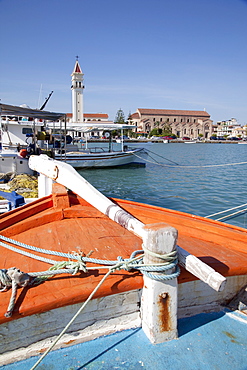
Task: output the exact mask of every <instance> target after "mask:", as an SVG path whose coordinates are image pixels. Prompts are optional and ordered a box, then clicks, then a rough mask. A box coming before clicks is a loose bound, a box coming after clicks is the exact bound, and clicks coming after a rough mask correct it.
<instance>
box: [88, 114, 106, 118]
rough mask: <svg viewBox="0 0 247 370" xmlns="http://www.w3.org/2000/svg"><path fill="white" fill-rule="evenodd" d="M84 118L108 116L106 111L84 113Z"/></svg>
mask: <svg viewBox="0 0 247 370" xmlns="http://www.w3.org/2000/svg"><path fill="white" fill-rule="evenodd" d="M84 117H86V118H108V114H107V113H84Z"/></svg>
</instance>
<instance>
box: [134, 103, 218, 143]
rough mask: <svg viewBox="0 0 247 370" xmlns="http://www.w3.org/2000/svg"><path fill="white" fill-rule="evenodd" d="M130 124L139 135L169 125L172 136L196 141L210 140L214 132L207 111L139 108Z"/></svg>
mask: <svg viewBox="0 0 247 370" xmlns="http://www.w3.org/2000/svg"><path fill="white" fill-rule="evenodd" d="M129 123H133V124H136V125H137V131H136V132H137V133H138V132H140V133H141V132H142V133H143V132H144V133H146V134H149V133H150V132H151V131H152V130H153V129H154V128H160V129H162V128H164V127H165V126H166V125H169V126H170V128H171V130H172V134H173V135H176V136H177V137H178V138H182V137H184V136H187V137H189V138H190V139H195V138H198V136H200V137H202V138H204V139H209V138H210V136H211V135H212V130H213V128H212V126H213V125H212V123H213V121H212V120H211V119H210V115H209V114H208V113H207V112H205V111H190V110H171V109H143V108H138V109H137V111H136V113H133V114H132V115H130V117H129Z"/></svg>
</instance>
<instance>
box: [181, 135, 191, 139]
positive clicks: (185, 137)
mask: <svg viewBox="0 0 247 370" xmlns="http://www.w3.org/2000/svg"><path fill="white" fill-rule="evenodd" d="M182 140H190V138H189V137H188V136H184V137H182Z"/></svg>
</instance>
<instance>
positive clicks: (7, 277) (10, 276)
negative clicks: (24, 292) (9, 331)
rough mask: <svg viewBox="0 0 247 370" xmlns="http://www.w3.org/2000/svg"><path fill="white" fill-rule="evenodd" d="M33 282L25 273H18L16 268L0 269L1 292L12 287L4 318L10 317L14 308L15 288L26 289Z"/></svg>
mask: <svg viewBox="0 0 247 370" xmlns="http://www.w3.org/2000/svg"><path fill="white" fill-rule="evenodd" d="M32 281H33V279H32V277H31V276H30V275H28V274H26V273H25V272H22V271H20V270H19V269H18V268H16V267H11V268H9V269H8V270H6V269H2V270H0V287H1V292H3V291H5V290H7V289H9V288H11V287H12V293H11V298H10V301H9V306H8V309H7V312H6V313H5V317H11V316H12V313H13V310H14V306H15V298H16V294H17V288H18V286H20V287H23V288H24V287H26V286H27V285H29V284H30V283H31V282H32Z"/></svg>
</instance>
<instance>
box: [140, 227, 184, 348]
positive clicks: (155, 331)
mask: <svg viewBox="0 0 247 370" xmlns="http://www.w3.org/2000/svg"><path fill="white" fill-rule="evenodd" d="M144 230H145V235H144V238H143V245H144V247H145V249H148V250H149V251H151V252H154V253H155V254H157V255H164V254H167V253H170V252H172V251H174V250H176V243H177V230H176V229H174V228H173V227H171V226H169V225H167V224H164V223H160V224H153V225H146V226H145V228H144ZM163 262H164V261H163V260H162V259H161V258H158V257H154V256H152V255H150V254H148V253H146V252H145V257H144V264H151V265H153V264H155V263H163ZM172 272H173V271H172V270H171V269H170V270H167V271H166V273H167V274H169V273H172ZM158 274H159V273H157V272H155V275H158ZM163 274H164V272H162V275H163ZM143 278H144V286H143V292H142V307H141V308H142V311H141V312H142V328H143V331H144V332H145V334H146V335H147V337H148V338H149V340H150V341H151V343H154V344H156V343H163V342H165V341H167V340H171V339H175V338H177V279H172V280H161V281H158V280H154V279H152V278H149V277H147V276H145V275H144V276H143Z"/></svg>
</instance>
